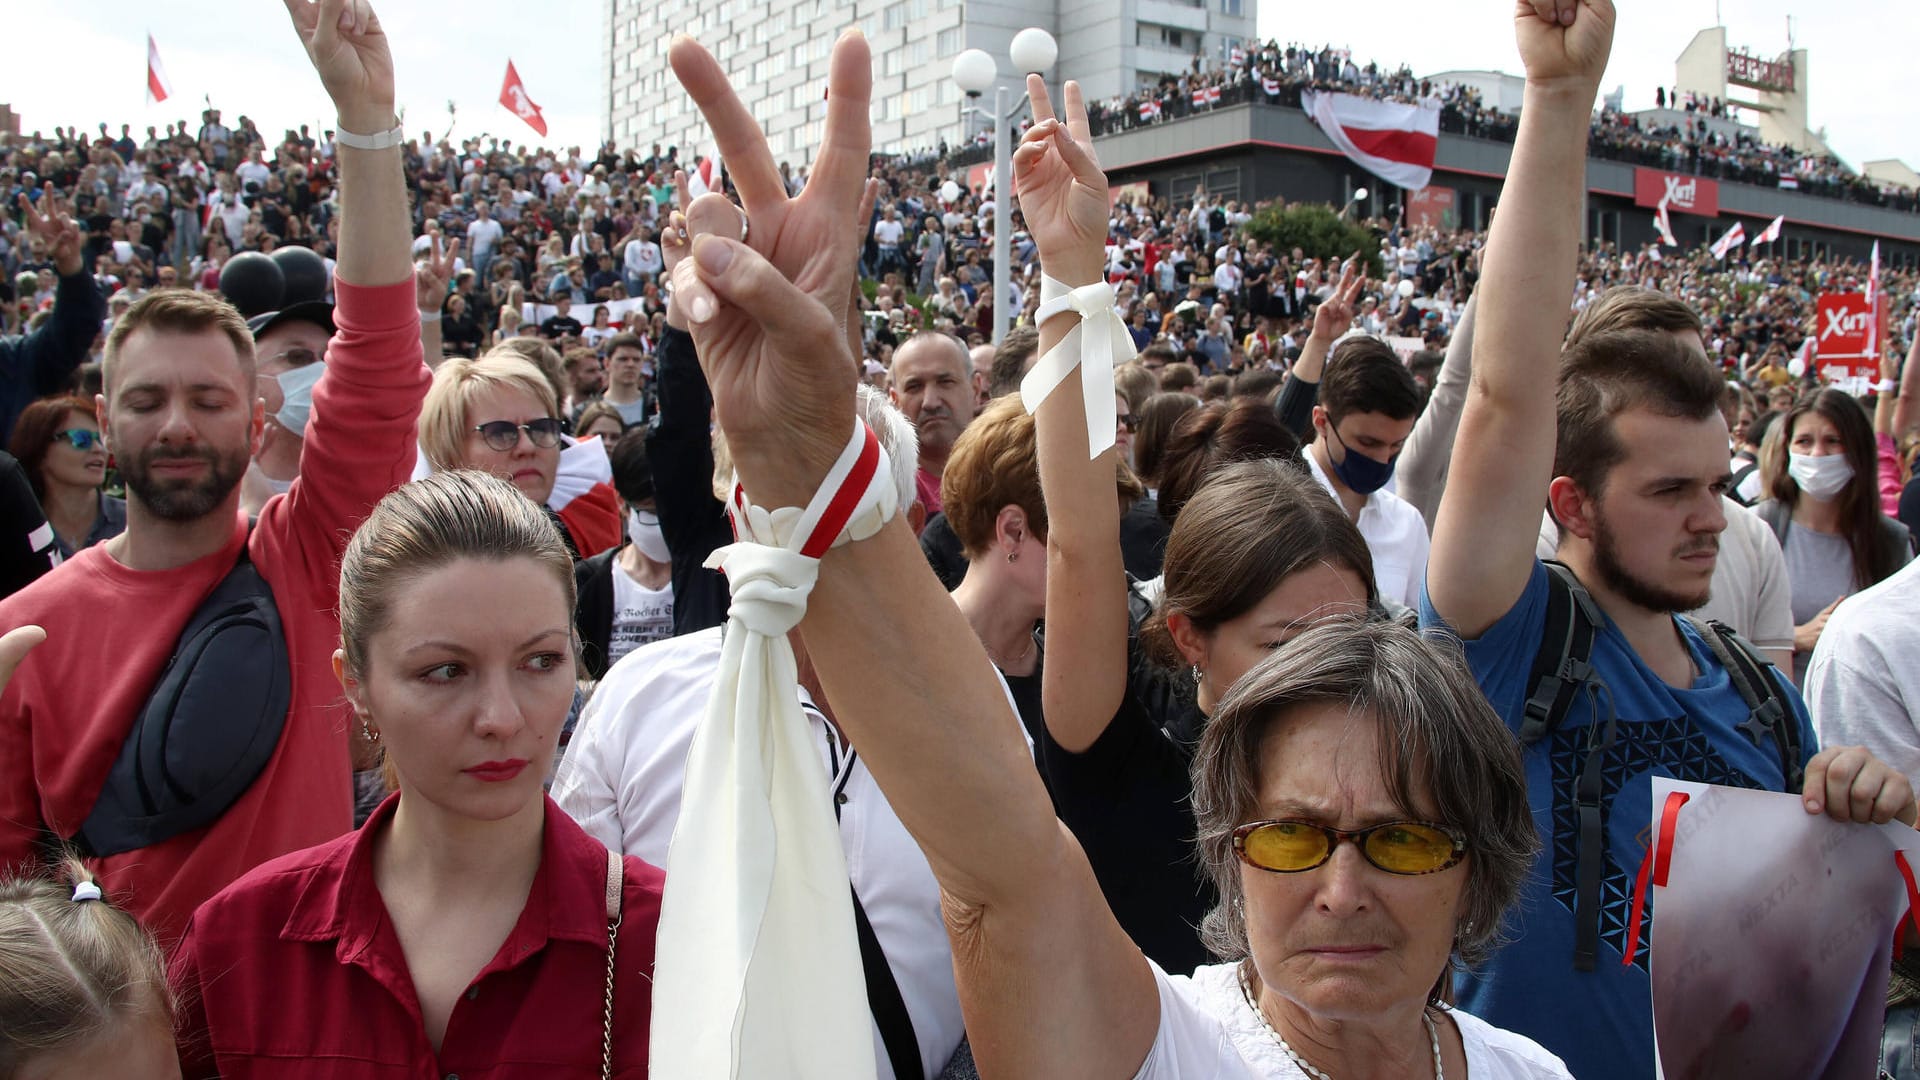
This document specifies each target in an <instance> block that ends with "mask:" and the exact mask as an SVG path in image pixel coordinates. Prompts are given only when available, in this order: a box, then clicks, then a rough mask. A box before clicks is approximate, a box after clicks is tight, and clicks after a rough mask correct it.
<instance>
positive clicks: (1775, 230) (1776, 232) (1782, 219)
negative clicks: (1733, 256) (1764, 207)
mask: <svg viewBox="0 0 1920 1080" xmlns="http://www.w3.org/2000/svg"><path fill="white" fill-rule="evenodd" d="M1786 223H1787V215H1785V214H1781V215H1780V216H1779V217H1776V218H1774V219H1773V220H1772V221H1769V222H1768V223H1767V227H1766V228H1764V229H1761V230H1760V234H1759V235H1758V236H1755V237H1754V238H1753V245H1752V246H1754V247H1759V246H1760V245H1761V244H1771V243H1773V242H1774V241H1775V240H1778V239H1780V226H1782V225H1785V224H1786Z"/></svg>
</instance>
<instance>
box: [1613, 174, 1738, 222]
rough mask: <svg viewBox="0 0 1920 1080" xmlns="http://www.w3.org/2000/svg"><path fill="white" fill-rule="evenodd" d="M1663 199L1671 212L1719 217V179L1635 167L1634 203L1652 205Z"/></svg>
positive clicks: (1658, 203) (1656, 204) (1657, 204)
mask: <svg viewBox="0 0 1920 1080" xmlns="http://www.w3.org/2000/svg"><path fill="white" fill-rule="evenodd" d="M1663 200H1664V201H1665V202H1666V204H1667V210H1668V212H1670V213H1679V214H1698V215H1700V216H1701V217H1719V216H1720V182H1719V181H1717V180H1708V179H1705V178H1703V177H1699V176H1682V175H1680V174H1679V173H1670V172H1661V171H1660V170H1659V169H1648V168H1636V169H1634V170H1633V205H1635V206H1647V207H1654V206H1659V205H1660V203H1661V202H1662V201H1663Z"/></svg>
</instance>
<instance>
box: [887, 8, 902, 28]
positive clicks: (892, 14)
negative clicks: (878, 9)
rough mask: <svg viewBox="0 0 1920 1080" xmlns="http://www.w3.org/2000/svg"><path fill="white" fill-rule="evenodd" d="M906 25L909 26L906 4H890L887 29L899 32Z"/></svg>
mask: <svg viewBox="0 0 1920 1080" xmlns="http://www.w3.org/2000/svg"><path fill="white" fill-rule="evenodd" d="M905 25H907V5H906V4H905V3H899V4H889V5H888V6H887V11H886V22H885V26H886V28H887V29H889V30H898V29H900V28H901V27H903V26H905Z"/></svg>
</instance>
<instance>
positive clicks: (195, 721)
mask: <svg viewBox="0 0 1920 1080" xmlns="http://www.w3.org/2000/svg"><path fill="white" fill-rule="evenodd" d="M252 539H253V530H252V528H251V527H249V528H248V530H247V542H243V543H242V544H241V545H240V558H239V559H238V561H236V562H235V563H234V566H233V569H232V570H230V571H228V572H227V576H226V577H224V578H222V579H221V580H220V584H219V585H217V586H215V587H214V590H213V592H212V593H211V594H209V595H208V596H207V598H206V600H204V601H202V602H201V604H200V606H199V607H198V608H197V609H195V611H194V613H193V616H192V617H191V618H189V619H188V620H187V625H186V628H185V629H184V630H182V631H181V634H180V640H179V642H178V643H177V644H175V646H174V650H173V658H172V659H171V660H169V661H168V662H167V666H166V668H165V669H164V670H162V672H161V673H160V680H159V682H158V683H156V684H155V685H154V688H153V693H152V694H151V695H150V696H149V697H148V698H147V703H146V705H145V706H143V707H142V708H141V710H140V714H139V715H138V716H137V717H135V718H134V722H133V726H132V727H131V728H130V729H129V730H128V731H127V738H126V741H125V742H124V743H122V744H121V745H120V755H119V756H118V757H117V758H115V759H114V762H113V768H112V769H111V770H110V771H109V772H108V773H107V780H106V783H105V785H103V786H102V787H101V789H100V796H99V798H98V799H96V800H95V801H94V804H93V810H92V811H91V812H89V813H88V814H87V819H86V821H85V822H84V823H82V824H81V826H80V829H79V831H78V832H76V833H75V834H74V835H73V836H72V837H70V838H68V841H69V842H70V843H71V844H72V845H73V846H74V847H75V848H77V849H78V850H79V852H80V853H81V854H82V855H85V856H89V857H95V858H98V857H102V856H106V855H117V854H120V853H122V852H126V851H133V850H136V849H139V848H143V847H150V846H152V845H154V844H158V843H160V842H161V841H163V840H168V839H171V838H172V837H175V836H178V835H180V834H181V833H184V832H189V831H191V830H194V829H199V828H203V827H205V826H207V825H210V824H212V823H213V822H214V821H215V820H217V819H218V818H219V817H220V815H222V814H224V813H226V812H227V810H228V809H229V808H230V807H232V806H233V804H234V803H235V802H236V801H237V800H238V799H239V798H240V796H241V795H243V794H245V792H246V790H247V789H248V788H249V787H251V786H252V785H253V782H254V780H256V779H257V778H258V777H259V776H260V771H261V770H262V769H264V768H266V765H267V762H268V761H270V760H272V758H273V752H274V750H275V748H277V747H278V746H279V745H280V736H281V734H282V733H283V732H284V731H285V729H286V723H287V709H288V708H289V707H290V706H291V705H292V702H293V675H292V672H293V667H292V664H291V662H290V661H289V658H288V654H287V638H286V634H285V632H284V631H283V629H282V628H281V625H280V611H279V609H278V608H277V607H275V606H274V602H273V590H272V589H271V588H270V587H269V586H268V585H267V582H266V580H265V579H264V578H262V577H261V576H260V571H259V570H258V569H257V568H255V566H254V565H253V559H252V557H251V555H250V553H249V552H248V547H249V544H250V543H251V541H252Z"/></svg>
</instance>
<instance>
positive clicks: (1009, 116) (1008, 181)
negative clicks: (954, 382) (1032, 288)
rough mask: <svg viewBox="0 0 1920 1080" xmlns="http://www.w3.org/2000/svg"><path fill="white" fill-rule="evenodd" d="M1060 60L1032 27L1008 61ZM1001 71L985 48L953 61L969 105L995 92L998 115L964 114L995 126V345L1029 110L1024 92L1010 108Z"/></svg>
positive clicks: (1002, 324)
mask: <svg viewBox="0 0 1920 1080" xmlns="http://www.w3.org/2000/svg"><path fill="white" fill-rule="evenodd" d="M1059 55H1060V47H1059V46H1058V45H1057V44H1055V42H1054V40H1053V35H1052V34H1049V33H1047V32H1046V31H1045V30H1042V29H1040V28H1039V27H1037V26H1029V27H1027V28H1026V29H1025V30H1022V31H1020V32H1019V33H1018V34H1015V35H1014V36H1013V43H1012V45H1011V46H1009V47H1008V49H1007V57H1008V59H1010V60H1012V61H1013V66H1014V67H1015V69H1017V70H1019V71H1022V72H1037V71H1046V70H1047V69H1048V68H1051V67H1052V66H1053V62H1054V60H1055V59H1056V58H1058V57H1059ZM999 78H1000V66H999V65H998V64H996V63H994V60H993V57H992V56H991V55H989V54H988V53H987V51H986V50H985V49H968V50H966V51H965V52H963V53H961V54H960V55H959V56H956V57H954V58H953V81H954V82H955V83H956V84H958V85H959V87H960V89H961V90H962V91H963V92H964V93H965V94H966V95H967V100H969V101H978V100H979V98H980V95H981V94H983V93H985V92H986V90H987V88H988V87H989V86H991V87H993V111H992V112H991V113H987V112H985V111H984V110H982V109H981V108H980V107H979V106H977V105H968V106H967V107H966V108H965V109H964V110H963V111H964V112H966V113H972V114H974V115H978V116H983V117H985V119H986V120H987V122H988V123H991V124H992V125H993V343H994V344H995V345H998V344H1000V339H1001V338H1003V337H1005V336H1006V334H1007V323H1008V322H1009V321H1011V317H1012V311H1011V310H1010V309H1011V305H1010V304H1009V303H1008V301H1007V294H1008V292H1009V285H1010V283H1011V281H1012V266H1011V262H1012V254H1011V251H1012V244H1011V243H1010V239H1011V237H1010V235H1009V234H1010V233H1012V231H1013V224H1012V220H1013V193H1012V188H1013V160H1012V153H1011V151H1010V150H1009V149H1008V142H1009V137H1008V128H1009V126H1010V125H1011V124H1012V123H1013V121H1014V119H1015V118H1016V117H1018V116H1019V115H1020V110H1022V109H1024V108H1026V105H1027V99H1026V95H1025V94H1024V93H1023V94H1021V96H1020V100H1019V101H1017V102H1015V103H1014V105H1013V107H1012V108H1011V109H1009V108H1008V107H1007V88H1006V87H1004V86H1000V85H998V83H999Z"/></svg>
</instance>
